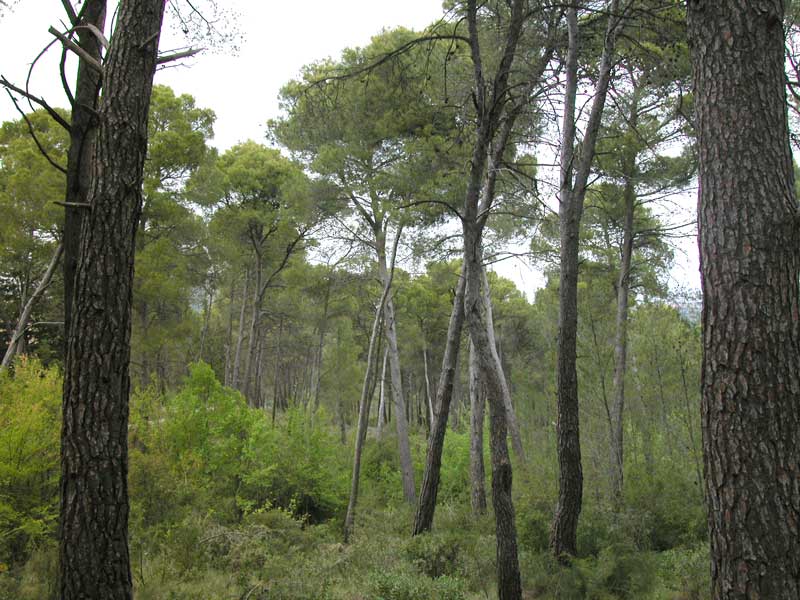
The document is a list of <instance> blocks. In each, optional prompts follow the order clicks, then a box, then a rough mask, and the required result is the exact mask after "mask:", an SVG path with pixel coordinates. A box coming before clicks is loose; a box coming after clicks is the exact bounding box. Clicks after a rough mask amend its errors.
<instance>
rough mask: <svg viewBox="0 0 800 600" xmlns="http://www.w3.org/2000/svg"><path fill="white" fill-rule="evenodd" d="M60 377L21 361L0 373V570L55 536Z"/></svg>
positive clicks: (54, 371)
mask: <svg viewBox="0 0 800 600" xmlns="http://www.w3.org/2000/svg"><path fill="white" fill-rule="evenodd" d="M60 417H61V379H60V376H59V373H58V370H57V369H55V368H50V369H44V368H43V367H42V365H41V363H40V362H38V361H37V360H35V359H27V358H24V357H23V358H21V359H20V360H18V361H17V363H16V364H15V365H14V372H13V375H11V374H10V373H8V372H5V373H0V566H5V568H8V567H9V566H10V565H16V564H20V563H24V562H25V561H26V560H27V559H28V557H29V556H30V555H31V553H32V552H33V551H34V550H35V549H36V548H38V547H40V546H42V545H43V544H45V543H46V542H47V540H48V539H50V538H51V536H52V535H53V534H54V532H55V527H56V518H57V516H58V501H57V495H56V494H57V490H58V473H59V453H58V448H59V431H60Z"/></svg>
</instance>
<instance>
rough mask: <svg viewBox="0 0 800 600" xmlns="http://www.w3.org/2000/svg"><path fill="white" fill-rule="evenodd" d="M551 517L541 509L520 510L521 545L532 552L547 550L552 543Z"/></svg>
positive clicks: (518, 524) (519, 532)
mask: <svg viewBox="0 0 800 600" xmlns="http://www.w3.org/2000/svg"><path fill="white" fill-rule="evenodd" d="M550 520H551V519H550V517H549V516H548V515H546V514H544V513H542V512H541V511H539V510H536V509H528V510H523V511H520V512H519V514H518V516H517V538H518V539H519V545H520V546H521V547H522V548H523V549H525V550H528V551H530V552H542V551H544V550H547V548H548V546H549V544H550Z"/></svg>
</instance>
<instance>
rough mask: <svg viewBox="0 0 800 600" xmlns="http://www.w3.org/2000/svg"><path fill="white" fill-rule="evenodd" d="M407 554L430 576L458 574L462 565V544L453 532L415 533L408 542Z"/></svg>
mask: <svg viewBox="0 0 800 600" xmlns="http://www.w3.org/2000/svg"><path fill="white" fill-rule="evenodd" d="M405 554H406V558H407V559H408V560H409V561H410V562H411V564H413V565H414V566H415V567H416V568H417V569H418V570H419V571H420V572H421V573H424V574H425V575H427V576H428V577H433V578H437V577H441V576H443V575H456V574H458V572H459V568H460V566H461V562H460V560H459V559H460V554H461V544H460V542H459V540H458V539H457V538H456V536H455V534H453V533H449V534H440V533H424V534H421V535H415V536H414V537H412V538H411V539H410V540H409V541H408V543H407V544H406V548H405Z"/></svg>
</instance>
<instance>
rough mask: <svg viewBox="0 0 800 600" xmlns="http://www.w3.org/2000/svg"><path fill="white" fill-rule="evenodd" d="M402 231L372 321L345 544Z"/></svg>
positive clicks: (352, 519)
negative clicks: (376, 364)
mask: <svg viewBox="0 0 800 600" xmlns="http://www.w3.org/2000/svg"><path fill="white" fill-rule="evenodd" d="M400 233H401V232H400V231H398V232H397V237H396V238H395V240H394V248H393V250H392V259H391V266H390V268H389V269H388V271H387V277H386V281H385V282H384V284H383V293H382V294H381V299H380V301H379V302H378V307H377V308H376V310H375V319H374V320H373V322H372V333H371V334H370V338H369V347H368V348H367V368H366V371H365V372H364V385H363V386H362V388H361V399H360V401H359V404H358V429H357V430H356V447H355V451H354V454H353V474H352V476H351V479H350V498H349V500H348V502H347V513H346V514H345V518H344V531H343V533H344V536H343V537H344V543H345V544H347V543H348V542H349V541H350V536H351V535H352V534H353V528H354V526H355V521H356V504H357V503H358V486H359V480H360V478H361V454H362V452H363V449H364V441H365V440H366V439H367V427H368V426H369V406H370V402H371V400H372V394H373V392H374V390H375V386H374V380H373V378H374V377H377V374H376V373H375V374H373V368H372V365H373V363H374V362H375V354H376V353H377V351H378V346H379V343H378V333H379V330H380V324H381V320H383V318H384V308H385V307H386V302H387V300H388V299H389V293H390V290H391V288H392V279H393V277H394V263H395V259H396V257H397V244H398V242H399V241H400ZM344 442H345V432H344V414H342V443H344Z"/></svg>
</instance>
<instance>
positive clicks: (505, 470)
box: [464, 224, 522, 600]
mask: <svg viewBox="0 0 800 600" xmlns="http://www.w3.org/2000/svg"><path fill="white" fill-rule="evenodd" d="M479 239H480V233H479V229H478V227H476V226H474V225H472V226H469V225H467V224H465V226H464V262H465V265H466V266H465V274H466V289H465V297H464V302H465V310H464V312H465V321H466V323H467V326H468V327H469V335H470V340H471V342H472V345H473V348H474V349H475V355H476V357H477V363H478V369H479V372H480V375H481V378H482V380H483V383H484V386H485V390H486V398H487V401H488V404H489V425H490V427H489V431H490V436H489V449H490V451H491V461H492V507H493V508H494V513H495V536H496V539H497V587H498V597H499V598H500V599H501V600H506V599H519V598H521V597H522V584H521V580H520V573H519V557H518V551H517V533H516V524H515V516H514V505H513V502H512V498H511V482H512V478H511V457H510V456H509V452H508V445H507V443H506V438H507V437H508V419H507V415H506V409H505V403H504V401H503V395H504V393H505V391H504V388H505V387H506V381H505V375H504V374H503V371H502V368H501V367H500V364H499V361H498V360H497V352H496V350H494V348H493V347H492V343H491V340H490V337H489V334H488V326H487V323H486V307H485V304H484V301H483V296H482V294H481V280H482V268H483V267H482V265H481V263H482V257H483V253H482V251H481V250H480V246H479ZM493 350H494V351H493Z"/></svg>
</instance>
